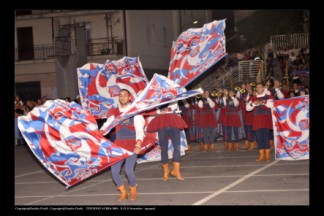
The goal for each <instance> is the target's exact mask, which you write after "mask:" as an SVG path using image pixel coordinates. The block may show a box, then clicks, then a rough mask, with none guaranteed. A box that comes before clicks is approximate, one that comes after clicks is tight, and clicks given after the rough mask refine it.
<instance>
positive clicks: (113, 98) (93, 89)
mask: <svg viewBox="0 0 324 216" xmlns="http://www.w3.org/2000/svg"><path fill="white" fill-rule="evenodd" d="M78 83H79V92H80V99H81V103H82V107H83V108H85V109H86V110H89V111H90V113H91V115H93V116H94V117H95V118H97V119H100V118H106V116H107V112H108V110H109V109H110V108H114V107H117V106H118V93H119V90H120V89H127V90H129V92H130V93H131V94H132V97H133V98H135V97H136V95H137V94H138V93H139V92H140V91H141V90H143V89H144V88H145V86H146V85H147V83H148V80H147V78H146V75H145V73H144V71H143V69H142V65H141V62H140V60H139V58H135V57H134V58H132V57H124V58H122V59H120V60H118V61H109V60H108V61H107V62H106V63H105V64H96V63H87V64H85V65H84V66H83V67H81V68H78Z"/></svg>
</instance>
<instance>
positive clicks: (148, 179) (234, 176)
mask: <svg viewBox="0 0 324 216" xmlns="http://www.w3.org/2000/svg"><path fill="white" fill-rule="evenodd" d="M307 175H309V173H288V174H287V173H282V174H261V175H254V176H253V177H276V176H307ZM242 176H244V175H227V176H226V175H222V176H192V177H188V176H186V179H204V178H239V177H242ZM172 179H173V178H170V179H169V180H172ZM136 180H137V181H151V180H152V181H154V180H159V181H160V180H161V177H156V178H136ZM102 181H105V182H111V181H112V179H107V180H91V181H89V182H102ZM54 183H55V184H56V183H57V182H56V181H51V182H49V181H48V182H19V183H15V185H25V184H26V185H27V184H54Z"/></svg>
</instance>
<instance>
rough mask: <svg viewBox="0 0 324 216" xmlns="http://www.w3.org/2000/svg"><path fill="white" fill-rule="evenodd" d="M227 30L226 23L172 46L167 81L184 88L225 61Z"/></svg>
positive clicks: (189, 32)
mask: <svg viewBox="0 0 324 216" xmlns="http://www.w3.org/2000/svg"><path fill="white" fill-rule="evenodd" d="M224 30H225V19H224V20H219V21H217V20H215V21H213V22H211V23H208V24H205V25H204V26H203V27H202V28H191V29H188V30H187V31H185V32H183V33H181V35H180V36H179V37H178V39H177V41H175V42H173V44H172V48H171V57H170V65H169V74H168V78H169V79H171V80H174V81H175V83H177V84H179V85H180V86H181V87H185V86H187V85H188V84H189V83H191V82H192V81H193V80H194V79H196V78H197V77H198V76H200V75H201V74H202V73H203V72H205V71H206V70H207V69H209V68H210V67H211V66H213V65H214V64H216V63H217V62H219V61H220V60H221V59H222V58H224V57H225V56H226V55H227V53H226V49H225V34H224Z"/></svg>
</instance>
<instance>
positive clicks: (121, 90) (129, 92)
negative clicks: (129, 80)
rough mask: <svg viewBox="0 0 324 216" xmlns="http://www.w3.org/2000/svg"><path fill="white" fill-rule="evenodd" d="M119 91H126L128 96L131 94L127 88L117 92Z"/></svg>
mask: <svg viewBox="0 0 324 216" xmlns="http://www.w3.org/2000/svg"><path fill="white" fill-rule="evenodd" d="M121 91H125V92H127V93H128V95H129V96H130V95H131V93H130V92H129V91H128V90H127V89H120V91H119V92H121Z"/></svg>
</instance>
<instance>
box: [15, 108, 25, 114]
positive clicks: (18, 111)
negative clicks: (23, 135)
mask: <svg viewBox="0 0 324 216" xmlns="http://www.w3.org/2000/svg"><path fill="white" fill-rule="evenodd" d="M15 113H17V114H18V115H23V114H24V111H23V110H22V109H15Z"/></svg>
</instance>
